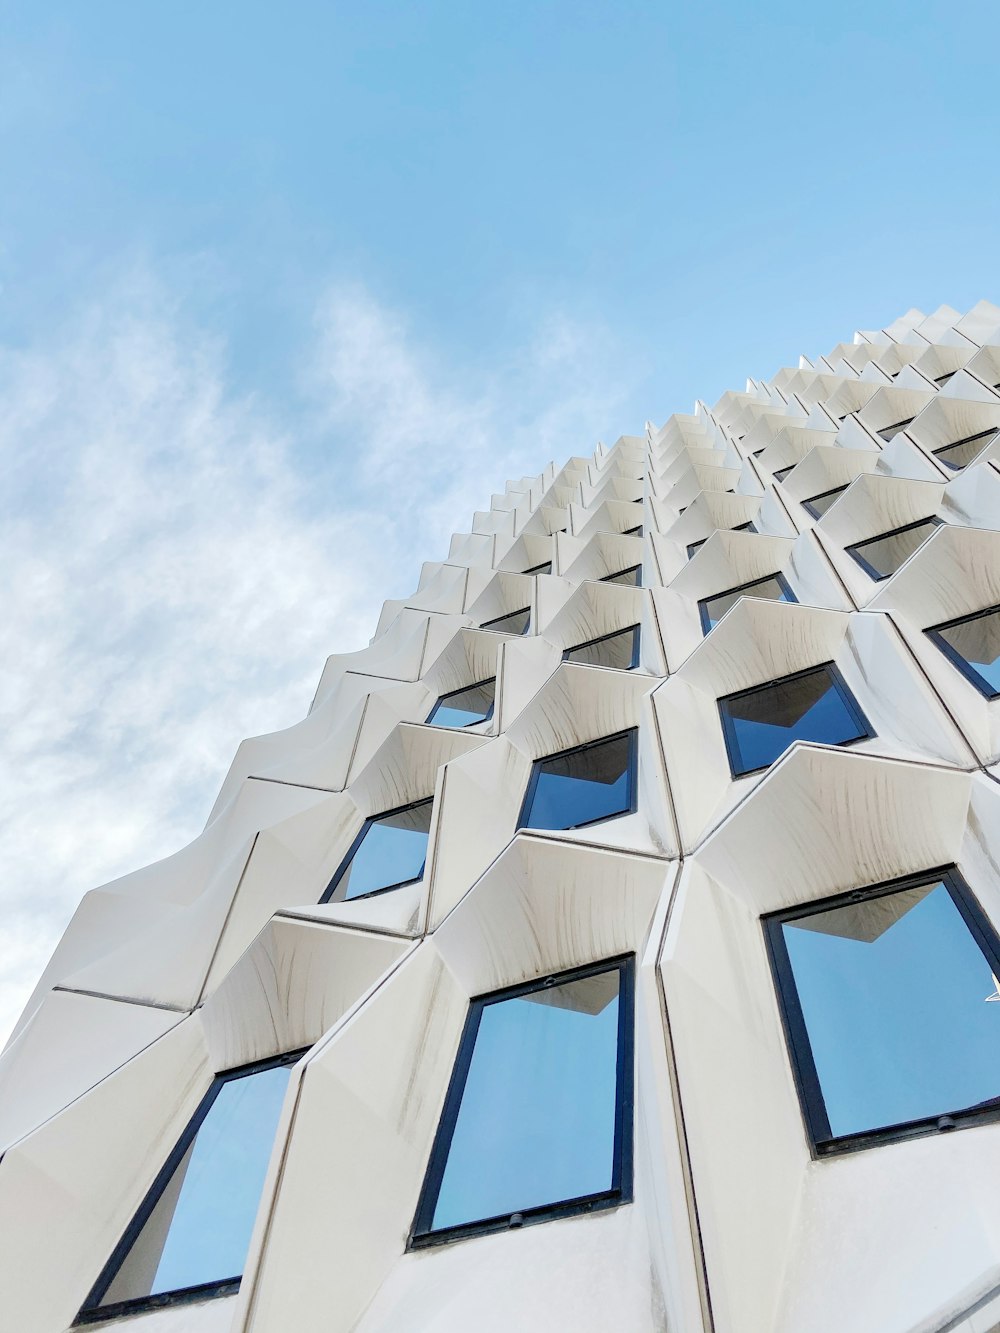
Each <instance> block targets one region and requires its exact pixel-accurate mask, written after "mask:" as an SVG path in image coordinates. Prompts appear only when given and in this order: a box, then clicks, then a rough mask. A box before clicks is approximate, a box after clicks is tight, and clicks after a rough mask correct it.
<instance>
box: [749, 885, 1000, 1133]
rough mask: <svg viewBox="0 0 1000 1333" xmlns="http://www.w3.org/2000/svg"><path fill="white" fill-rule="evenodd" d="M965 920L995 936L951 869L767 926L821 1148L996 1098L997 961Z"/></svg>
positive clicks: (999, 1050)
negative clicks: (992, 959) (824, 1143)
mask: <svg viewBox="0 0 1000 1333" xmlns="http://www.w3.org/2000/svg"><path fill="white" fill-rule="evenodd" d="M959 903H962V904H963V908H962V910H960V908H959ZM969 920H975V921H977V933H979V934H980V938H981V939H987V938H990V939H992V932H991V931H990V929H989V927H988V925H986V923H985V922H984V921H983V920H982V918H981V915H980V914H979V913H978V908H976V907H975V906H974V904H972V902H971V898H969V897H968V890H967V889H966V888H965V886H964V885H962V884H961V881H959V880H958V878H957V876H955V875H954V872H951V873H949V874H948V875H946V876H945V877H944V878H943V879H942V878H940V877H938V876H934V877H932V878H930V879H928V880H926V881H924V882H920V883H911V884H910V886H909V887H906V888H899V889H897V890H896V891H893V892H889V893H879V894H877V895H875V896H872V895H868V896H855V897H854V898H853V900H851V901H847V902H845V901H844V900H840V902H839V905H835V906H831V907H829V908H828V909H826V910H823V911H819V912H816V911H813V912H811V913H809V914H808V915H807V914H799V915H794V916H793V915H791V914H783V915H782V917H781V918H779V919H778V920H777V921H773V920H772V922H770V923H769V934H770V937H771V947H772V952H773V955H774V958H775V963H776V967H777V971H778V976H779V979H780V982H781V986H780V989H781V995H782V1003H783V1006H784V1008H785V1014H786V1023H787V1030H788V1031H789V1033H790V1034H791V1040H792V1045H793V1054H794V1058H795V1064H796V1068H797V1070H798V1073H799V1082H800V1088H801V1091H802V1095H803V1099H804V1101H805V1106H806V1112H807V1119H808V1120H809V1123H810V1128H811V1130H812V1132H813V1136H814V1138H815V1140H816V1141H817V1142H818V1143H822V1142H824V1141H825V1140H830V1139H836V1138H841V1137H843V1136H847V1135H854V1134H869V1133H872V1132H873V1131H876V1130H879V1129H885V1128H887V1127H890V1126H894V1125H896V1126H898V1125H901V1124H905V1123H906V1122H912V1121H920V1120H926V1119H931V1118H933V1119H934V1120H935V1121H936V1118H937V1117H938V1116H941V1115H951V1116H954V1115H956V1114H960V1113H962V1112H968V1111H972V1112H976V1111H978V1112H980V1113H981V1112H982V1111H984V1110H986V1109H989V1108H988V1107H985V1106H984V1103H991V1102H993V1101H994V1100H995V1099H997V1098H998V1097H1000V1004H996V1003H991V1001H994V1000H996V999H997V987H996V982H995V980H994V977H993V975H992V973H993V969H994V968H996V966H997V964H996V962H991V961H990V960H989V959H988V958H987V957H986V956H985V955H984V952H983V948H982V947H981V945H980V943H977V939H976V937H975V936H974V935H973V934H972V932H971V931H970V928H969V925H968V924H967V922H968V921H969ZM990 947H991V948H993V949H995V943H993V944H991V945H990Z"/></svg>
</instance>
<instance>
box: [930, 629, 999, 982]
mask: <svg viewBox="0 0 1000 1333" xmlns="http://www.w3.org/2000/svg"><path fill="white" fill-rule="evenodd" d="M997 612H1000V606H985V607H983V609H982V610H981V611H972V612H970V613H969V614H968V615H965V616H955V618H954V619H953V620H942V621H941V622H940V624H937V625H929V626H928V627H927V628H926V629H925V630H924V633H925V634H926V635H927V637H928V638H929V639H930V641H931V643H933V644H934V646H935V648H937V649H938V650H939V651H940V652H942V653H943V654H944V656H945V657H946V658H947V659H948V661H949V662H950V663H951V664H952V666H954V667H957V668H958V670H959V671H960V672H961V673H962V675H963V676H964V677H965V679H966V680H967V681H968V682H969V684H970V685H974V686H975V687H976V689H977V690H978V691H979V693H980V694H981V695H983V697H984V698H986V699H1000V690H997V689H994V688H993V686H992V685H991V684H990V682H989V681H988V680H987V679H986V677H985V676H981V675H980V674H979V672H978V671H977V670H976V668H975V667H974V666H973V665H972V663H971V662H969V661H968V660H967V658H964V657H963V656H962V654H961V653H960V652H959V651H958V649H957V648H954V647H953V646H952V645H951V644H950V643H949V642H948V640H947V639H944V638H942V637H941V633H940V632H941V630H943V629H953V628H954V627H955V626H956V625H968V624H970V623H971V622H972V621H973V620H983V619H985V617H986V616H991V615H995V614H996V613H997ZM998 975H1000V974H998Z"/></svg>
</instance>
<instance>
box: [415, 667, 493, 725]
mask: <svg viewBox="0 0 1000 1333" xmlns="http://www.w3.org/2000/svg"><path fill="white" fill-rule="evenodd" d="M496 690H497V678H496V676H491V677H490V678H489V680H481V681H479V682H478V684H476V685H466V686H465V687H464V688H463V689H461V690H452V691H451V692H450V693H449V694H442V695H441V697H440V698H439V699H438V701H437V703H436V704H435V705H434V707H433V708H432V709H431V711H430V714H429V715H428V718H427V721H428V722H431V723H433V724H434V726H436V727H474V726H475V725H476V724H477V723H479V722H488V721H489V720H490V718H491V717H492V716H493V705H494V703H495V702H496Z"/></svg>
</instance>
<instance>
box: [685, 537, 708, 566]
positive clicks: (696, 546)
mask: <svg viewBox="0 0 1000 1333" xmlns="http://www.w3.org/2000/svg"><path fill="white" fill-rule="evenodd" d="M707 541H708V538H707V537H702V539H701V541H697V542H689V543H688V559H689V560H690V558H691V557H692V556H693V555H694V553H695V551H697V550H699V549H700V548H701V547H702V546H704V545H705V543H706V542H707Z"/></svg>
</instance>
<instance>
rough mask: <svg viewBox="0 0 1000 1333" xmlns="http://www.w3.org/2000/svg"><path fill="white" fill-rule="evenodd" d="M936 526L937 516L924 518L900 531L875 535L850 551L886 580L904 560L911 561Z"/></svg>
mask: <svg viewBox="0 0 1000 1333" xmlns="http://www.w3.org/2000/svg"><path fill="white" fill-rule="evenodd" d="M936 527H937V523H936V522H935V520H934V519H932V518H925V519H923V520H922V521H921V522H920V523H912V524H911V525H910V526H909V527H906V528H900V529H899V530H898V531H897V532H887V533H886V534H885V535H884V536H882V537H873V538H872V540H871V541H866V542H858V543H857V545H856V546H849V547H848V548H847V550H848V551H849V552H850V554H851V555H853V556H854V558H855V560H857V561H858V562H859V563H861V564H863V565H868V566H869V567H870V570H871V571H872V572H873V573H874V576H875V577H876V578H879V579H887V578H888V577H889V575H890V574H895V572H896V570H897V569H898V568H899V567H900V565H901V564H902V563H903V561H904V560H908V559H909V558H910V556H911V555H912V554H913V552H914V551H917V550H919V549H920V547H921V546H923V544H924V542H925V541H926V540H927V538H928V537H929V536H930V535H931V533H932V532H933V531H934V529H935V528H936Z"/></svg>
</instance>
